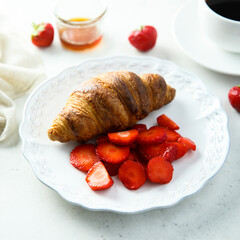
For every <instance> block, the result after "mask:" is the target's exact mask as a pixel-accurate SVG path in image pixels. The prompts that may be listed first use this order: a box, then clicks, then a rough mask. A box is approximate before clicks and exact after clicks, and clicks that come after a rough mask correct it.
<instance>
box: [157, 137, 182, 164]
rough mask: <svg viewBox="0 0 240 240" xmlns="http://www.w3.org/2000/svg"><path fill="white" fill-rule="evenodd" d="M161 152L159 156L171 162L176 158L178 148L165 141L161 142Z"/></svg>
mask: <svg viewBox="0 0 240 240" xmlns="http://www.w3.org/2000/svg"><path fill="white" fill-rule="evenodd" d="M161 145H162V146H161V148H162V152H161V153H160V154H159V156H162V157H163V158H164V159H165V160H167V161H169V162H170V163H172V162H173V161H174V160H176V159H177V155H178V148H177V146H176V145H175V144H172V143H171V142H168V143H167V142H166V143H162V144H161Z"/></svg>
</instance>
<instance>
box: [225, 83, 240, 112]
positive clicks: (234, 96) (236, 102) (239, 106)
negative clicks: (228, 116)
mask: <svg viewBox="0 0 240 240" xmlns="http://www.w3.org/2000/svg"><path fill="white" fill-rule="evenodd" d="M228 98H229V101H230V103H231V105H232V107H233V108H235V109H236V110H237V111H238V112H240V85H238V86H235V87H233V88H231V89H230V90H229V93H228Z"/></svg>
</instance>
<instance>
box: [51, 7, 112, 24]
mask: <svg viewBox="0 0 240 240" xmlns="http://www.w3.org/2000/svg"><path fill="white" fill-rule="evenodd" d="M107 8H108V7H107V4H106V6H105V7H104V10H103V11H102V12H101V14H100V15H98V16H97V17H95V18H92V19H89V20H86V21H82V22H80V21H79V22H77V21H76V22H75V21H69V20H66V19H64V18H61V17H60V16H59V15H58V14H57V12H56V9H55V10H54V15H55V17H56V18H57V19H58V20H59V21H60V22H62V23H64V24H66V25H71V26H75V27H84V26H88V25H90V24H93V23H96V22H98V21H99V20H100V19H101V18H102V17H103V16H104V15H105V13H106V11H107Z"/></svg>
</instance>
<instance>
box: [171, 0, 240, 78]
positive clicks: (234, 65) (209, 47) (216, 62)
mask: <svg viewBox="0 0 240 240" xmlns="http://www.w3.org/2000/svg"><path fill="white" fill-rule="evenodd" d="M173 33H174V36H175V39H176V42H177V44H178V46H179V47H180V49H181V50H182V51H183V52H184V53H185V54H186V55H187V56H188V57H190V58H191V59H193V60H194V61H196V62H198V63H199V64H201V65H203V66H205V67H207V68H209V69H211V70H214V71H217V72H221V73H224V74H229V75H237V76H239V75H240V54H238V53H230V52H227V51H224V50H221V49H219V48H217V47H216V46H215V45H214V44H213V43H212V42H211V41H210V40H208V39H207V37H206V36H205V35H204V33H203V32H202V31H201V28H200V24H199V22H198V12H197V1H196V0H192V1H190V2H188V3H186V4H185V5H184V6H183V7H182V8H180V10H179V11H178V12H177V15H176V18H175V21H174V25H173Z"/></svg>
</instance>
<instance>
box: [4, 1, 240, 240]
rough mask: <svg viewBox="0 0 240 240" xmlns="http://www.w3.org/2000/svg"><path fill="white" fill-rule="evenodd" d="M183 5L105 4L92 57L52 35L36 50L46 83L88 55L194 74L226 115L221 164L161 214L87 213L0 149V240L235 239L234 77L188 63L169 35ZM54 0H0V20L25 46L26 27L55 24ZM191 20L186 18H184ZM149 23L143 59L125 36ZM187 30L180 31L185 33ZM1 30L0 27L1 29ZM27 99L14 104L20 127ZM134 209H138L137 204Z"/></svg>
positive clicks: (15, 153) (238, 209)
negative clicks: (160, 63) (150, 36)
mask: <svg viewBox="0 0 240 240" xmlns="http://www.w3.org/2000/svg"><path fill="white" fill-rule="evenodd" d="M185 2H187V1H185V0H167V1H166V0H148V1H147V0H128V1H127V0H118V1H117V0H110V1H109V9H108V13H107V16H106V24H105V35H104V39H103V42H102V44H101V45H99V46H98V47H97V48H95V49H94V50H91V51H84V52H71V51H67V50H64V49H63V48H62V47H61V45H60V43H59V40H58V35H57V34H56V35H55V39H54V42H53V45H52V46H51V47H49V48H46V49H37V51H38V52H39V53H40V54H41V57H42V59H43V62H44V66H45V70H46V74H47V77H48V78H50V77H53V76H55V75H56V74H58V73H59V72H61V71H62V70H63V69H65V68H66V67H69V66H72V65H77V64H78V63H80V62H81V60H84V59H86V58H89V57H106V56H115V55H131V56H137V55H144V56H147V55H148V56H156V57H159V58H163V59H168V60H171V61H173V62H175V63H176V64H178V65H180V66H181V67H183V68H185V69H186V70H188V71H190V72H192V73H194V74H196V75H198V76H199V77H200V78H201V79H202V80H203V82H204V84H205V85H206V86H207V88H208V89H209V90H210V91H211V92H212V93H213V94H214V95H216V96H217V97H219V99H220V100H221V103H222V106H223V108H224V109H225V111H226V112H227V114H228V117H229V130H230V135H231V147H230V152H229V155H228V158H227V160H226V162H225V164H224V166H223V167H222V169H221V170H220V171H219V172H218V174H217V175H216V176H215V177H214V178H213V179H211V180H210V181H209V183H208V184H206V185H205V187H204V188H203V189H202V190H201V191H200V192H198V193H196V194H195V195H193V196H191V197H190V198H188V199H185V200H183V201H182V202H181V203H179V204H177V205H176V206H173V207H171V208H168V209H158V210H152V211H149V212H145V213H140V214H133V215H123V214H116V213H108V212H91V211H88V210H85V209H83V208H81V207H77V206H72V205H70V204H69V203H67V202H66V201H65V200H63V199H62V198H61V197H60V196H59V195H58V194H57V193H55V192H54V191H53V190H51V189H50V188H48V187H46V186H45V185H44V184H42V183H41V182H40V181H39V180H38V179H37V178H36V177H35V175H34V173H33V171H32V169H31V166H30V165H29V163H28V162H27V160H25V159H24V157H23V155H22V153H21V141H20V139H18V142H17V143H16V145H12V146H6V145H4V144H1V145H0V239H1V240H12V239H18V240H22V239H24V240H26V239H27V240H28V239H37V240H38V239H51V240H55V239H58V240H61V239H84V240H85V239H86V240H88V239H99V240H104V239H106V240H110V239H114V240H118V239H153V240H154V239H168V240H171V239H174V240H178V239H195V240H198V239H211V240H215V239H216V240H219V239H231V240H235V239H240V230H239V220H240V217H239V216H240V204H239V199H240V174H239V169H240V167H239V166H240V148H239V137H240V134H239V127H240V126H239V123H240V114H239V113H237V112H236V111H235V110H234V109H233V108H232V107H231V106H230V104H229V102H228V98H227V94H228V91H229V89H230V88H231V87H232V86H234V85H238V84H240V78H239V77H232V76H227V75H223V74H219V73H216V72H213V71H210V70H208V69H206V68H204V67H202V66H200V65H198V64H197V63H194V62H193V61H191V60H190V59H189V58H187V57H186V56H185V55H184V54H183V53H182V52H181V51H180V50H179V48H178V47H177V45H176V43H175V40H174V38H173V35H172V24H173V21H174V16H175V14H176V12H177V10H178V9H179V7H181V6H182V5H183V4H184V3H185ZM54 5H55V2H54V1H52V2H50V1H49V0H48V1H47V0H41V1H36V0H34V1H33V0H32V1H31V0H21V1H17V0H8V1H4V0H0V21H2V20H4V22H5V23H6V22H7V24H8V26H9V29H13V30H14V31H17V32H18V33H20V34H22V36H23V38H25V39H26V44H29V46H30V45H31V42H30V35H31V23H32V22H37V23H38V22H42V21H47V22H51V23H53V24H54V17H53V13H52V11H53V8H54ZM189 21H191V20H189ZM146 24H149V25H154V26H155V27H156V28H157V31H158V41H157V45H156V46H155V47H154V49H153V50H151V51H149V52H147V53H140V52H138V51H136V50H135V49H134V48H133V47H132V46H131V45H130V44H129V42H128V40H127V38H128V35H129V33H130V31H131V30H133V29H136V28H138V27H139V26H140V25H146ZM186 31H187V29H186ZM0 32H1V29H0ZM26 98H27V96H24V97H22V98H19V99H17V100H16V103H17V118H18V122H19V123H20V121H21V117H22V110H23V106H24V103H25V101H26ZM136 204H137V203H136Z"/></svg>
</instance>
